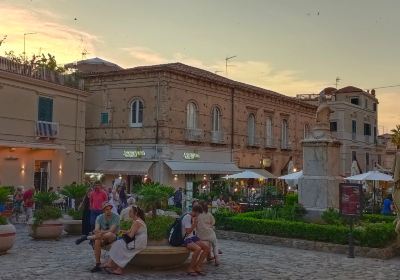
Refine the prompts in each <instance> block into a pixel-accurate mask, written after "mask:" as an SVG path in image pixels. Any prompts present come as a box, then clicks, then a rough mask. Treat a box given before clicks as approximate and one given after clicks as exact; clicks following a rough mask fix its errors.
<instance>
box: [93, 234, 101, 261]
mask: <svg viewBox="0 0 400 280" xmlns="http://www.w3.org/2000/svg"><path fill="white" fill-rule="evenodd" d="M100 256H101V239H96V240H95V241H94V257H95V259H96V265H97V264H99V263H100Z"/></svg>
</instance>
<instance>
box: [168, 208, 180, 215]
mask: <svg viewBox="0 0 400 280" xmlns="http://www.w3.org/2000/svg"><path fill="white" fill-rule="evenodd" d="M166 210H167V211H172V212H175V213H176V214H178V215H179V216H180V215H182V209H181V208H178V207H175V206H168V207H167V209H166Z"/></svg>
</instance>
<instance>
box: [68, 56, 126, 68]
mask: <svg viewBox="0 0 400 280" xmlns="http://www.w3.org/2000/svg"><path fill="white" fill-rule="evenodd" d="M82 64H89V65H106V66H111V67H116V68H119V69H123V68H122V67H120V66H119V65H117V64H115V63H112V62H109V61H107V60H104V59H101V58H99V57H94V58H89V59H84V60H80V61H77V62H73V63H68V64H65V67H67V68H68V67H73V66H76V65H82Z"/></svg>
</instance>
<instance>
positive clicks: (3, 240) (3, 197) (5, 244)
mask: <svg viewBox="0 0 400 280" xmlns="http://www.w3.org/2000/svg"><path fill="white" fill-rule="evenodd" d="M9 195H10V191H9V189H6V188H2V187H1V188H0V204H2V205H5V203H6V202H7V200H8V196H9ZM1 214H2V213H0V255H2V254H5V253H7V251H8V250H10V249H11V247H12V246H13V245H14V242H15V233H16V230H15V227H14V226H13V225H12V224H10V223H8V220H7V218H6V217H4V216H1Z"/></svg>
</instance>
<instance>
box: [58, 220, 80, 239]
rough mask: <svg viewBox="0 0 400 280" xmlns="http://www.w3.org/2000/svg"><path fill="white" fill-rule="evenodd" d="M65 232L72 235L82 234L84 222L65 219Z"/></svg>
mask: <svg viewBox="0 0 400 280" xmlns="http://www.w3.org/2000/svg"><path fill="white" fill-rule="evenodd" d="M62 223H63V225H64V230H65V231H66V232H67V233H68V234H70V235H80V234H82V220H72V219H63V221H62Z"/></svg>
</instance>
